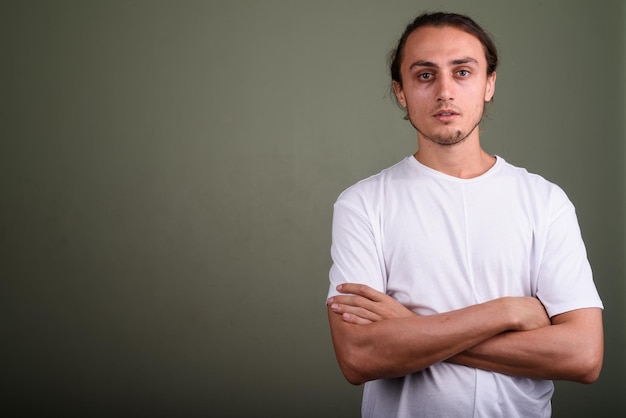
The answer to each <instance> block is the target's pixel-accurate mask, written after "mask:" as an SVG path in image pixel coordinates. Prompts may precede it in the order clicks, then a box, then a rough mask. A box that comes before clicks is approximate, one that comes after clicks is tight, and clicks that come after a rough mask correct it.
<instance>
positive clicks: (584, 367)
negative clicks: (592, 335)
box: [572, 349, 603, 384]
mask: <svg viewBox="0 0 626 418" xmlns="http://www.w3.org/2000/svg"><path fill="white" fill-rule="evenodd" d="M602 362H603V350H602V349H597V350H590V351H589V352H587V353H585V354H583V355H581V356H580V357H579V360H578V364H577V367H576V372H575V373H574V374H575V375H574V376H573V379H572V380H574V381H576V382H579V383H584V384H591V383H594V382H595V381H596V380H598V378H599V377H600V371H601V370H602Z"/></svg>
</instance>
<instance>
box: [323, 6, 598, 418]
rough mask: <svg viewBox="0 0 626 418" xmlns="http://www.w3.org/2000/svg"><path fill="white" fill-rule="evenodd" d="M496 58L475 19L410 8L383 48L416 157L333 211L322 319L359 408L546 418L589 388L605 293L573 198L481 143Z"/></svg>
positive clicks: (364, 185)
mask: <svg viewBox="0 0 626 418" xmlns="http://www.w3.org/2000/svg"><path fill="white" fill-rule="evenodd" d="M496 66H497V53H496V49H495V47H494V44H493V42H492V40H491V39H490V38H489V36H488V35H487V34H486V33H485V31H484V30H483V29H482V28H480V27H479V26H478V25H477V24H476V23H475V22H474V21H473V20H471V19H470V18H468V17H466V16H462V15H457V14H448V13H434V14H425V15H421V16H419V17H418V18H416V19H415V21H413V22H412V23H411V24H410V25H408V26H407V28H406V30H405V32H404V34H403V35H402V37H401V38H400V41H399V43H398V47H397V49H396V50H395V53H394V55H393V56H392V62H391V75H392V83H393V90H394V92H395V96H396V98H397V100H398V102H399V103H400V105H401V106H402V107H403V108H404V109H406V112H407V117H408V119H409V120H410V122H411V124H412V125H413V127H414V128H415V130H416V132H417V142H418V151H417V152H416V153H415V154H414V155H411V156H409V157H407V158H405V159H404V160H403V161H401V162H399V163H398V164H396V165H394V166H392V167H390V168H388V169H386V170H384V171H382V172H381V173H379V174H377V175H375V176H372V177H370V178H368V179H365V180H362V181H361V182H359V183H357V184H355V185H354V186H352V187H350V188H348V189H347V190H346V191H344V192H343V193H342V194H341V196H340V197H339V198H338V200H337V202H336V204H335V207H334V217H333V235H332V239H333V243H332V250H331V252H332V257H333V265H332V267H331V270H330V290H329V299H328V316H329V321H330V327H331V333H332V337H333V344H334V347H335V352H336V354H337V359H338V362H339V365H340V367H341V370H342V371H343V373H344V375H345V376H346V378H347V380H348V381H349V382H351V383H353V384H362V383H365V382H367V383H365V388H364V394H363V405H362V413H363V416H366V417H386V418H387V417H409V416H410V417H525V418H528V417H549V416H550V415H551V397H552V393H553V390H554V387H553V384H552V380H553V379H563V380H571V381H577V382H583V383H591V382H593V381H595V380H596V379H597V378H598V375H599V373H600V369H601V367H602V359H603V330H602V317H601V312H602V308H603V307H602V302H601V300H600V298H599V296H598V293H597V290H596V288H595V285H594V283H593V279H592V274H591V268H590V266H589V263H588V261H587V256H586V251H585V247H584V244H583V241H582V239H581V235H580V229H579V226H578V222H577V219H576V214H575V211H574V207H573V206H572V204H571V203H570V201H569V200H568V199H567V197H566V195H565V193H564V192H563V191H562V190H561V189H560V188H559V187H557V186H556V185H554V184H552V183H550V182H548V181H546V180H544V179H543V178H541V177H539V176H537V175H534V174H530V173H528V172H527V171H526V170H524V169H522V168H517V167H514V166H512V165H510V164H508V163H507V162H505V161H504V160H503V159H502V158H500V157H497V156H492V155H489V154H488V153H486V152H485V151H484V150H483V149H482V148H481V146H480V142H479V128H478V126H479V123H480V121H481V118H482V115H483V109H484V106H485V103H487V102H489V101H490V100H491V99H492V98H493V95H494V91H495V83H496Z"/></svg>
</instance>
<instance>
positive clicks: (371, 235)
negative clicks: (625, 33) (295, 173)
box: [328, 196, 386, 297]
mask: <svg viewBox="0 0 626 418" xmlns="http://www.w3.org/2000/svg"><path fill="white" fill-rule="evenodd" d="M376 230H377V228H376V227H375V226H374V225H373V222H372V221H371V217H370V216H368V214H367V213H366V211H365V210H364V209H359V207H358V205H356V204H354V203H352V202H350V201H349V200H348V199H347V198H345V196H343V198H342V196H340V199H339V200H338V201H337V202H336V203H335V205H334V212H333V223H332V245H331V256H332V260H333V264H332V266H331V268H330V273H329V278H330V287H329V290H328V296H329V297H330V296H333V295H337V294H338V292H337V291H336V287H337V285H339V284H341V283H346V282H351V283H361V284H366V285H368V286H370V287H372V288H373V289H376V290H378V291H380V292H385V287H386V286H385V273H384V263H383V262H382V261H381V260H382V257H381V256H380V254H381V251H380V245H378V244H377V242H380V240H379V239H378V236H377V232H376Z"/></svg>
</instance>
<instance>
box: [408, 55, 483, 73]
mask: <svg viewBox="0 0 626 418" xmlns="http://www.w3.org/2000/svg"><path fill="white" fill-rule="evenodd" d="M470 63H472V64H478V61H477V60H476V59H475V58H472V57H463V58H458V59H455V60H452V61H450V64H451V65H461V64H470ZM416 67H427V68H439V65H437V64H435V63H434V62H431V61H426V60H417V61H415V62H414V63H412V64H411V65H410V66H409V70H412V69H414V68H416Z"/></svg>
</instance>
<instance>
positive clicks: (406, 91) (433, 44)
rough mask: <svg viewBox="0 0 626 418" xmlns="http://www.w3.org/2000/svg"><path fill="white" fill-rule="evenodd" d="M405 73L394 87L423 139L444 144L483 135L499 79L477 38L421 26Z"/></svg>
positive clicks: (407, 49) (408, 49) (410, 44)
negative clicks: (482, 123) (487, 105)
mask: <svg viewBox="0 0 626 418" xmlns="http://www.w3.org/2000/svg"><path fill="white" fill-rule="evenodd" d="M400 74H401V75H402V86H400V85H399V84H398V83H395V82H394V91H395V93H396V96H397V98H398V101H399V102H400V104H401V105H402V106H403V107H405V108H406V109H407V113H408V115H409V119H410V121H411V124H412V125H413V126H414V127H415V129H416V130H417V133H418V138H420V139H427V140H430V141H433V142H434V143H437V144H440V145H443V146H450V145H454V144H457V143H460V142H461V141H463V140H464V139H466V138H474V137H475V138H478V129H477V128H478V124H479V123H480V120H481V118H482V115H483V109H484V106H485V102H488V101H490V100H491V98H492V97H493V94H494V91H495V82H496V74H495V72H494V73H493V74H491V75H490V76H487V59H486V58H485V51H484V49H483V46H482V44H481V43H480V41H479V40H478V38H476V37H475V36H473V35H471V34H469V33H467V32H464V31H462V30H460V29H457V28H454V27H451V26H444V27H431V26H426V27H422V28H419V29H417V30H416V31H414V32H413V33H412V34H411V35H409V37H408V39H407V42H406V44H405V46H404V54H403V59H402V63H401V66H400Z"/></svg>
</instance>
